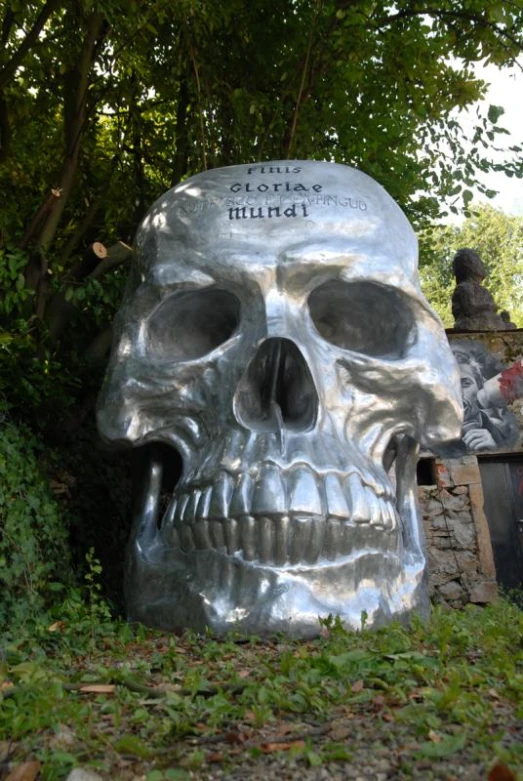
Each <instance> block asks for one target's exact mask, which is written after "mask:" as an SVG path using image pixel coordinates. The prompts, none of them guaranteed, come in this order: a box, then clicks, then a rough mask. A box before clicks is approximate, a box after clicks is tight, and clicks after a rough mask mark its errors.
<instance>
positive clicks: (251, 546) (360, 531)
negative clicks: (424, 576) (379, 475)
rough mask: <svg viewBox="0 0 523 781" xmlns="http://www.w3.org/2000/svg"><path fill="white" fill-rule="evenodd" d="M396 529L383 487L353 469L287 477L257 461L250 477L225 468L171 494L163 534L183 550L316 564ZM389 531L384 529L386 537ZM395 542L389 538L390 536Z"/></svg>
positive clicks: (301, 472)
mask: <svg viewBox="0 0 523 781" xmlns="http://www.w3.org/2000/svg"><path fill="white" fill-rule="evenodd" d="M397 527H398V514H397V512H396V509H395V506H394V503H393V501H392V500H391V499H390V490H387V489H386V488H382V490H380V491H379V494H378V493H377V492H376V491H375V490H374V489H373V488H371V487H370V486H368V485H365V484H364V482H363V480H362V478H360V476H359V475H358V474H357V473H355V472H353V473H351V474H349V475H346V476H345V477H344V476H340V475H339V474H338V473H328V474H326V475H323V476H320V475H316V474H315V473H313V472H312V471H311V470H309V469H307V468H305V467H301V466H300V467H299V468H297V469H295V470H293V471H292V472H290V473H289V474H285V473H283V472H282V471H281V470H280V469H279V468H278V467H276V466H275V465H264V466H263V467H262V468H261V469H260V471H259V473H258V474H257V475H250V474H247V473H243V474H241V475H239V476H238V477H237V479H236V481H235V480H234V478H233V477H231V475H230V474H228V473H222V474H221V475H220V477H219V479H218V480H217V481H216V482H215V483H214V484H213V485H212V486H208V487H207V488H205V489H204V490H201V489H198V488H195V489H194V490H192V491H190V492H187V493H185V492H184V493H182V494H180V495H179V496H178V497H177V498H173V500H172V501H171V503H170V505H169V507H168V509H167V512H166V514H165V517H164V520H163V523H162V532H161V533H162V537H163V539H164V540H165V542H167V543H168V544H170V545H173V546H174V547H180V548H181V549H182V550H183V551H185V552H190V551H191V550H193V549H197V550H209V549H213V550H217V551H222V552H224V553H227V554H228V555H238V556H241V557H242V558H244V559H245V560H247V561H259V562H261V563H266V564H273V565H275V566H289V565H290V566H297V565H300V564H315V563H317V562H319V561H320V560H330V561H333V560H335V559H336V558H338V557H339V556H346V555H350V554H352V553H353V552H355V551H357V550H358V549H361V547H362V546H365V547H368V546H369V545H372V543H373V540H372V539H370V538H369V534H371V535H372V534H373V532H372V530H373V529H375V534H376V539H375V540H374V542H375V544H376V546H377V547H383V544H386V545H388V542H385V543H384V539H383V532H388V533H390V532H393V531H394V530H395V529H397ZM386 536H387V537H388V536H389V535H388V534H387V535H386ZM391 543H392V545H394V544H396V536H393V538H392V539H391Z"/></svg>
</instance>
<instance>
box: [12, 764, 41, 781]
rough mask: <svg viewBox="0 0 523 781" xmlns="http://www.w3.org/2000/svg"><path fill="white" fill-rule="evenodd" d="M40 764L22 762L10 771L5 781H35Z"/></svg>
mask: <svg viewBox="0 0 523 781" xmlns="http://www.w3.org/2000/svg"><path fill="white" fill-rule="evenodd" d="M40 768H41V765H40V762H36V761H29V762H22V764H21V765H18V766H17V767H15V769H14V770H11V772H10V773H9V775H8V776H7V777H6V779H5V781H35V779H36V777H37V776H38V773H39V772H40Z"/></svg>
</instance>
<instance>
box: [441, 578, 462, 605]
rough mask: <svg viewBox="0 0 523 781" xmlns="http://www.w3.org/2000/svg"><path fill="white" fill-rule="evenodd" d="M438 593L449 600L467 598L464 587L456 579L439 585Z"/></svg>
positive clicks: (454, 600)
mask: <svg viewBox="0 0 523 781" xmlns="http://www.w3.org/2000/svg"><path fill="white" fill-rule="evenodd" d="M439 593H440V594H441V596H442V597H444V598H445V599H446V600H448V601H449V602H457V601H460V602H461V601H466V598H467V595H466V592H465V589H464V588H463V586H461V585H460V584H459V583H458V581H457V580H451V581H450V582H449V583H445V585H443V586H440V587H439Z"/></svg>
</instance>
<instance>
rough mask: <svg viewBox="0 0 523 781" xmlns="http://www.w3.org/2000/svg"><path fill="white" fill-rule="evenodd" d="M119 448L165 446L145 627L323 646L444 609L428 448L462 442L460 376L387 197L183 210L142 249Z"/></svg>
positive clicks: (167, 206)
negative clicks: (434, 604) (432, 527)
mask: <svg viewBox="0 0 523 781" xmlns="http://www.w3.org/2000/svg"><path fill="white" fill-rule="evenodd" d="M135 254H136V257H135V266H134V270H133V273H132V275H131V280H130V283H129V287H128V290H127V293H126V297H125V301H124V304H123V306H122V309H121V311H120V314H119V317H118V321H117V328H116V337H115V343H114V349H113V353H112V357H111V361H110V365H109V369H108V374H107V378H106V382H105V385H104V388H103V390H102V394H101V398H100V403H99V410H98V424H99V428H100V431H101V434H102V436H103V437H104V438H105V439H106V440H109V441H113V442H116V443H128V444H130V445H132V446H133V447H139V446H141V445H144V444H146V443H164V445H168V446H172V447H173V448H175V449H176V450H178V452H179V453H180V454H181V457H182V459H183V470H182V474H181V477H180V479H179V481H178V483H177V484H176V486H175V488H174V493H173V494H172V496H171V497H170V500H169V501H168V502H167V504H166V506H165V507H162V506H161V501H160V497H161V482H162V472H163V469H164V460H163V451H162V450H161V448H159V447H157V448H156V449H155V447H152V448H150V459H149V462H148V469H147V474H146V476H145V478H144V485H143V491H142V499H141V502H140V503H139V506H138V507H137V509H136V516H135V519H134V523H133V530H132V535H131V540H130V544H129V550H128V554H127V566H126V587H125V590H126V599H127V607H128V613H129V617H130V618H131V619H135V620H140V621H142V622H143V623H145V624H149V625H153V626H158V627H163V628H166V629H175V628H180V627H191V628H193V629H195V630H202V629H204V628H205V627H210V628H211V629H212V630H213V631H214V632H217V633H221V632H224V631H226V630H229V629H235V630H240V631H241V632H244V633H262V634H264V633H265V634H266V633H268V632H274V631H280V630H283V631H285V632H287V633H288V634H291V635H295V636H310V635H313V634H315V633H317V632H318V630H319V627H320V625H319V622H318V617H321V616H327V615H329V614H333V615H339V616H340V618H341V620H342V621H343V622H344V623H345V625H347V626H351V627H359V626H361V615H362V612H363V611H365V613H366V615H367V623H368V625H374V626H376V625H380V624H383V623H385V622H386V621H388V620H390V619H391V618H392V617H397V618H400V619H402V618H405V617H408V616H409V614H411V613H412V611H418V612H419V613H421V614H424V613H426V611H427V609H428V600H427V593H426V583H425V580H426V578H425V569H426V560H425V555H424V551H423V539H422V532H421V529H420V525H419V521H418V516H417V505H416V471H415V467H416V461H417V453H418V447H419V443H421V444H422V445H423V446H424V447H427V448H431V447H433V446H435V445H437V444H439V443H441V442H443V441H445V440H452V439H456V438H457V437H459V434H460V430H461V401H460V390H459V376H458V374H457V371H456V367H455V363H454V359H453V357H452V353H451V351H450V348H449V346H448V343H447V340H446V337H445V333H444V331H443V328H442V326H441V323H440V321H439V320H438V318H437V316H436V315H435V314H434V312H433V311H432V310H431V309H430V307H429V305H428V303H427V301H426V300H425V298H424V297H423V295H422V293H421V291H420V288H419V284H418V279H417V245H416V239H415V235H414V233H413V231H412V229H411V227H410V225H409V223H408V221H407V219H406V217H405V216H404V214H403V213H402V212H401V210H400V209H399V208H398V206H397V205H396V204H395V203H394V201H393V200H392V199H391V198H390V197H389V196H388V195H387V193H386V192H385V191H384V190H383V188H382V187H381V186H380V185H378V184H377V183H376V182H374V181H373V180H372V179H370V178H369V177H368V176H366V175H365V174H363V173H360V172H359V171H356V170H353V169H351V168H347V167H345V166H342V165H335V164H330V163H322V162H301V161H292V162H274V163H263V164H261V163H260V164H258V165H238V166H233V167H230V168H223V169H216V170H212V171H208V172H205V173H201V174H199V175H197V176H194V177H192V178H191V179H189V180H187V181H186V182H184V183H183V184H180V185H178V186H176V187H174V188H173V189H172V190H170V191H169V192H168V193H166V194H165V195H164V196H162V197H161V198H160V199H159V200H158V201H157V202H156V203H155V204H154V206H153V207H152V209H151V210H150V211H149V213H148V215H147V216H146V218H145V220H144V221H143V223H142V225H141V227H140V229H139V231H138V235H137V238H136V253H135Z"/></svg>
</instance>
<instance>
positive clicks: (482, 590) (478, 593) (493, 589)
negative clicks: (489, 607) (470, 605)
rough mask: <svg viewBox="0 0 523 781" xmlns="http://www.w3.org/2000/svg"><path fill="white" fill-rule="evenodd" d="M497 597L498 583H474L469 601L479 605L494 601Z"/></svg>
mask: <svg viewBox="0 0 523 781" xmlns="http://www.w3.org/2000/svg"><path fill="white" fill-rule="evenodd" d="M497 598H498V584H497V583H494V582H492V581H483V583H476V584H475V585H474V586H473V587H472V588H471V590H470V601H471V602H475V603H476V604H479V605H486V604H488V603H489V602H496V601H497Z"/></svg>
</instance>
